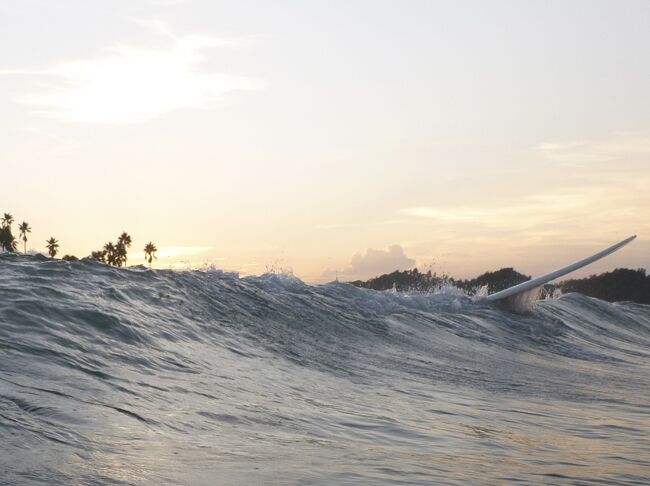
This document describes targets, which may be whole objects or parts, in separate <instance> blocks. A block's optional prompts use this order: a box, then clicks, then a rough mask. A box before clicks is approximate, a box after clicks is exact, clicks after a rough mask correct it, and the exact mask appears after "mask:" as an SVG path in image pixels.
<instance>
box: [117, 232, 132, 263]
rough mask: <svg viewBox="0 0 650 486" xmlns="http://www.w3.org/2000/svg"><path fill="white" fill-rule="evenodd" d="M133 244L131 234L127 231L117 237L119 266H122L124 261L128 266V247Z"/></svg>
mask: <svg viewBox="0 0 650 486" xmlns="http://www.w3.org/2000/svg"><path fill="white" fill-rule="evenodd" d="M130 246H131V236H130V235H129V234H128V233H127V232H126V231H124V232H122V234H121V235H120V236H119V237H118V238H117V246H116V248H117V257H118V258H117V266H118V267H121V266H122V263H124V266H126V249H127V248H129V247H130Z"/></svg>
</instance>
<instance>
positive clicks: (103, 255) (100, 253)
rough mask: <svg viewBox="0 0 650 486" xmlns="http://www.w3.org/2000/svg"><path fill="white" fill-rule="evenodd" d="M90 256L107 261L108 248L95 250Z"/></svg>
mask: <svg viewBox="0 0 650 486" xmlns="http://www.w3.org/2000/svg"><path fill="white" fill-rule="evenodd" d="M90 258H92V259H94V260H97V261H98V262H102V263H106V250H99V251H93V252H92V253H91V254H90Z"/></svg>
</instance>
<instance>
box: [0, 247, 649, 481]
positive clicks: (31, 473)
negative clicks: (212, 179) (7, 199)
mask: <svg viewBox="0 0 650 486" xmlns="http://www.w3.org/2000/svg"><path fill="white" fill-rule="evenodd" d="M649 438H650V307H648V306H642V305H636V304H628V303H622V304H609V303H606V302H602V301H599V300H596V299H591V298H587V297H584V296H581V295H578V294H570V295H566V296H563V297H562V298H560V299H556V300H551V301H544V302H541V303H540V304H539V305H538V306H537V307H536V308H535V309H534V310H533V311H532V312H531V313H529V314H528V315H518V314H513V313H510V312H508V311H507V310H503V309H500V308H498V307H495V306H492V305H488V304H486V303H481V302H473V301H472V300H471V299H469V298H467V297H465V296H463V295H462V294H461V293H460V292H453V291H447V292H442V293H438V294H435V295H434V294H395V293H391V292H375V291H371V290H366V289H359V288H355V287H352V286H350V285H347V284H328V285H321V286H310V285H306V284H304V283H303V282H301V281H300V280H298V279H296V278H293V277H288V276H281V275H264V276H261V277H250V278H243V279H239V278H237V276H236V275H232V274H227V273H223V272H218V271H212V272H173V271H156V270H154V271H151V270H148V269H144V268H141V267H140V268H130V269H128V270H124V269H114V268H109V267H106V266H103V265H100V264H98V263H95V262H91V261H81V262H72V263H68V262H63V261H48V260H45V259H42V258H41V259H39V258H36V257H17V256H11V255H4V256H0V444H1V452H0V483H3V481H4V483H3V484H5V483H6V484H75V485H77V484H79V485H81V484H84V485H86V484H111V485H149V484H156V485H161V484H183V485H185V484H188V485H190V484H191V485H195V484H199V485H202V484H206V485H207V484H385V483H391V484H428V483H439V484H468V483H471V484H477V483H480V484H504V483H515V482H519V483H544V484H549V483H550V484H595V483H600V484H612V483H616V484H647V483H648V478H649V477H650V439H649Z"/></svg>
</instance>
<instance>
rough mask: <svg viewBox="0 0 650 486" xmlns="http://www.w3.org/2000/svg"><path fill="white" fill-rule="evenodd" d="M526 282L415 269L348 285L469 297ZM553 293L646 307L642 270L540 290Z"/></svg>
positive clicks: (646, 279) (514, 276)
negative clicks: (449, 288)
mask: <svg viewBox="0 0 650 486" xmlns="http://www.w3.org/2000/svg"><path fill="white" fill-rule="evenodd" d="M527 280H530V277H529V276H528V275H524V274H522V273H519V272H517V271H516V270H514V269H513V268H502V269H500V270H497V271H496V272H486V273H484V274H482V275H479V276H478V277H476V278H473V279H469V280H456V279H454V278H451V277H447V276H444V277H439V276H437V275H436V274H432V273H431V272H430V271H429V272H427V273H421V272H419V271H418V270H417V269H413V270H404V271H401V272H400V271H395V272H393V273H388V274H385V275H380V276H379V277H375V278H371V279H370V280H367V281H365V282H364V281H361V280H356V281H354V282H350V283H351V284H352V285H355V286H357V287H364V288H368V289H374V290H388V289H393V288H394V289H396V290H398V291H409V290H416V291H430V290H433V289H435V288H436V287H438V286H440V285H441V284H442V283H450V284H453V285H455V286H456V287H459V288H461V289H463V290H465V291H467V292H470V293H472V292H475V291H476V290H477V289H479V288H481V287H483V286H487V288H488V289H489V292H490V293H494V292H498V291H500V290H503V289H507V288H508V287H512V286H513V285H517V284H520V283H522V282H525V281H527ZM556 289H559V290H561V291H562V292H563V293H569V292H579V293H581V294H583V295H587V296H590V297H596V298H598V299H602V300H606V301H609V302H620V301H631V302H637V303H640V304H650V276H648V275H646V271H645V270H644V269H638V270H630V269H628V268H618V269H616V270H614V271H613V272H607V273H602V274H600V275H592V276H590V277H588V278H582V279H572V280H565V281H563V282H560V283H558V284H550V285H546V286H545V287H544V291H545V293H546V294H551V293H552V292H553V291H554V290H556Z"/></svg>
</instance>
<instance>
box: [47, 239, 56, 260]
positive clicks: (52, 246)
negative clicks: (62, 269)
mask: <svg viewBox="0 0 650 486" xmlns="http://www.w3.org/2000/svg"><path fill="white" fill-rule="evenodd" d="M45 243H47V252H48V253H49V255H50V257H52V258H54V257H55V256H56V254H57V253H58V251H59V242H58V241H57V240H56V239H55V238H54V237H53V236H51V237H50V239H49V240H47V241H46V242H45Z"/></svg>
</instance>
